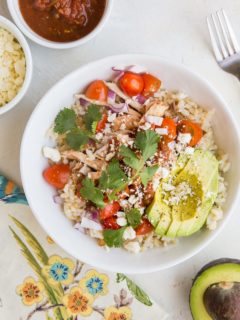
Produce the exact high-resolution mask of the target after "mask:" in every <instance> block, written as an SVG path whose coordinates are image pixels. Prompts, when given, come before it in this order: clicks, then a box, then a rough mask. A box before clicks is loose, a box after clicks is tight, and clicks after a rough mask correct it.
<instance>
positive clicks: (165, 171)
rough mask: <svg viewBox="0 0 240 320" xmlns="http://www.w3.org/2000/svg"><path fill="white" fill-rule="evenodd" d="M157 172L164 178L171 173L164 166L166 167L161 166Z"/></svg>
mask: <svg viewBox="0 0 240 320" xmlns="http://www.w3.org/2000/svg"><path fill="white" fill-rule="evenodd" d="M156 174H157V175H158V176H159V177H160V178H162V179H165V178H167V176H168V175H169V170H168V169H166V168H164V167H159V168H158V170H157V172H156Z"/></svg>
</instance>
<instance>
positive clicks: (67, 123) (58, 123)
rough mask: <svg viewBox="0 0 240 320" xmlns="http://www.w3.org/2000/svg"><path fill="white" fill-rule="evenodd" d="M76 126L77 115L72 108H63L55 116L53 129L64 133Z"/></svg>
mask: <svg viewBox="0 0 240 320" xmlns="http://www.w3.org/2000/svg"><path fill="white" fill-rule="evenodd" d="M76 127H77V116H76V113H75V112H74V110H72V109H68V108H64V109H63V110H61V111H60V112H59V113H58V115H57V116H56V118H55V124H54V131H55V132H57V133H65V132H67V131H69V130H72V129H74V128H76Z"/></svg>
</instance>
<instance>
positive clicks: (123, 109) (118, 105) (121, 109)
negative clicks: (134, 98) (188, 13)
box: [108, 102, 128, 113]
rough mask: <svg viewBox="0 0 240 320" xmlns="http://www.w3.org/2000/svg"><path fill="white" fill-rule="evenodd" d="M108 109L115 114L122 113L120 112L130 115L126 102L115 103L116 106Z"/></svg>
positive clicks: (110, 106) (113, 105) (112, 105)
mask: <svg viewBox="0 0 240 320" xmlns="http://www.w3.org/2000/svg"><path fill="white" fill-rule="evenodd" d="M108 107H109V109H111V110H112V111H113V112H115V113H120V112H124V113H128V104H127V103H126V102H124V103H114V104H113V103H112V104H111V105H109V106H108Z"/></svg>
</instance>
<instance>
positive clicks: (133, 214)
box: [126, 208, 142, 228]
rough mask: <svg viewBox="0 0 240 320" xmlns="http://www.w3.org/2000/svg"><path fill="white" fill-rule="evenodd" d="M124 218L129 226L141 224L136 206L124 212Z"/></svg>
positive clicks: (135, 226) (134, 226)
mask: <svg viewBox="0 0 240 320" xmlns="http://www.w3.org/2000/svg"><path fill="white" fill-rule="evenodd" d="M126 218H127V221H128V223H129V224H130V226H132V227H133V228H137V227H138V226H139V225H140V224H141V219H142V216H141V213H140V211H139V210H138V209H137V208H133V209H131V210H130V211H128V212H127V213H126Z"/></svg>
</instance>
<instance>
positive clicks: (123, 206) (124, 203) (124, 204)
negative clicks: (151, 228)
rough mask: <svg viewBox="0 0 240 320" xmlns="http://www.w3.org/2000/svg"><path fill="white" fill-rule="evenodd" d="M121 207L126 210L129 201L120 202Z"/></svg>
mask: <svg viewBox="0 0 240 320" xmlns="http://www.w3.org/2000/svg"><path fill="white" fill-rule="evenodd" d="M120 206H121V207H122V208H126V207H127V206H128V201H127V200H120Z"/></svg>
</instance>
